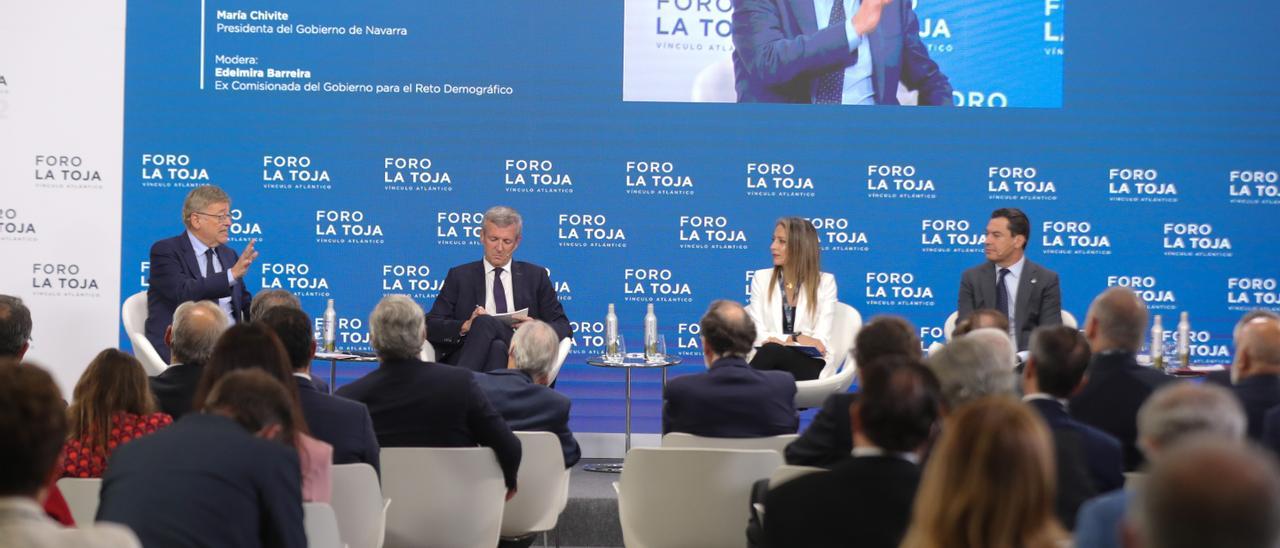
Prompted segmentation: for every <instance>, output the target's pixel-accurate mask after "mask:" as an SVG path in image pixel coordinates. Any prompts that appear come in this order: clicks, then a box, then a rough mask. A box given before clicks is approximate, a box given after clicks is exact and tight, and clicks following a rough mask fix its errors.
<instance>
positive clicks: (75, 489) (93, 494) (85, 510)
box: [58, 478, 102, 524]
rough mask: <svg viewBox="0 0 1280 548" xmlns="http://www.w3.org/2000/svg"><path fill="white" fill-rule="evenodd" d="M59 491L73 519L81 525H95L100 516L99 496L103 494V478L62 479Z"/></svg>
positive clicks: (59, 483)
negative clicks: (94, 521) (96, 518)
mask: <svg viewBox="0 0 1280 548" xmlns="http://www.w3.org/2000/svg"><path fill="white" fill-rule="evenodd" d="M58 491H59V492H61V493H62V498H64V499H66V501H67V508H69V509H71V519H74V520H76V523H79V524H90V523H93V518H94V517H95V516H97V515H98V496H99V494H100V493H101V492H102V478H62V479H60V480H58Z"/></svg>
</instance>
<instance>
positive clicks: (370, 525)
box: [330, 462, 391, 548]
mask: <svg viewBox="0 0 1280 548" xmlns="http://www.w3.org/2000/svg"><path fill="white" fill-rule="evenodd" d="M332 478H333V502H331V503H330V505H331V506H332V507H333V512H334V514H335V515H336V516H337V519H338V532H339V533H341V534H342V542H343V543H345V544H346V545H347V546H349V547H350V548H381V546H382V542H383V540H384V539H385V538H386V532H387V504H389V503H390V502H391V501H389V500H385V499H383V498H382V486H380V485H379V484H378V474H377V472H374V471H373V467H372V466H369V465H368V464H365V463H363V462H359V463H354V464H335V465H334V466H333V475H332Z"/></svg>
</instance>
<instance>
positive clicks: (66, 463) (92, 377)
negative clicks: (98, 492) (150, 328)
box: [61, 348, 173, 478]
mask: <svg viewBox="0 0 1280 548" xmlns="http://www.w3.org/2000/svg"><path fill="white" fill-rule="evenodd" d="M72 400H73V401H72V403H71V406H70V407H68V408H67V418H68V422H69V427H70V428H69V430H70V432H69V435H68V437H67V438H68V439H67V443H66V445H64V446H63V448H62V467H61V474H62V477H72V478H100V477H102V472H103V470H105V469H106V468H107V457H110V456H111V452H112V451H115V449H116V447H119V446H120V445H121V444H123V443H126V442H129V441H130V440H133V439H134V438H137V437H141V436H145V435H147V434H150V433H152V432H155V431H156V429H157V428H162V427H164V426H168V425H169V424H172V423H173V418H172V417H170V416H169V415H167V414H165V413H160V412H157V411H156V401H155V398H154V397H153V396H152V395H151V389H150V388H149V387H148V386H147V374H146V372H145V371H143V370H142V364H141V363H139V362H138V360H137V359H136V358H134V357H133V356H130V355H129V354H126V353H124V352H121V351H119V350H116V349H114V348H108V349H106V350H103V351H102V352H99V353H98V355H97V356H95V357H94V358H93V361H91V362H89V367H88V368H86V369H85V370H84V373H83V374H82V375H80V380H79V381H78V382H76V388H75V391H73V392H72Z"/></svg>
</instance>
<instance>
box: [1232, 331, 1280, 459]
mask: <svg viewBox="0 0 1280 548" xmlns="http://www.w3.org/2000/svg"><path fill="white" fill-rule="evenodd" d="M1237 333H1239V335H1238V336H1237V337H1236V356H1235V360H1234V361H1233V362H1232V364H1231V382H1232V383H1234V385H1235V386H1233V387H1232V392H1235V395H1236V397H1237V398H1240V403H1242V404H1244V412H1245V416H1247V417H1248V418H1249V438H1251V439H1254V440H1262V431H1263V428H1264V427H1265V421H1266V415H1267V411H1268V410H1270V409H1273V408H1276V406H1278V405H1280V320H1277V319H1274V318H1267V317H1255V318H1254V319H1252V320H1249V321H1246V322H1244V323H1243V324H1242V325H1240V326H1239V328H1238V329H1237Z"/></svg>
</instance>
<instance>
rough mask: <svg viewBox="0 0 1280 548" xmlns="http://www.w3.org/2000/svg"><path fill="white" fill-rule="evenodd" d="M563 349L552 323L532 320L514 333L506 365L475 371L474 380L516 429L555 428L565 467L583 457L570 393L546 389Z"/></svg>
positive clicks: (553, 429)
mask: <svg viewBox="0 0 1280 548" xmlns="http://www.w3.org/2000/svg"><path fill="white" fill-rule="evenodd" d="M559 352H560V336H559V335H558V334H556V332H555V330H554V329H551V326H549V325H547V324H545V323H543V322H541V321H538V320H529V321H527V322H524V325H521V326H520V329H517V330H516V333H515V335H513V336H512V337H511V354H510V357H508V358H507V368H506V369H495V370H493V371H486V372H484V373H476V374H475V375H476V382H477V383H479V384H480V389H481V390H484V393H485V395H486V396H488V397H489V402H490V403H492V404H493V406H494V408H496V409H497V410H498V412H499V413H501V414H502V418H503V419H505V420H506V421H507V426H510V427H511V429H512V430H532V431H540V432H551V433H553V434H555V435H556V436H558V437H559V438H560V448H561V449H562V450H563V452H564V467H565V468H569V467H571V466H573V465H574V464H577V462H578V459H579V458H580V457H581V456H582V452H581V450H580V449H579V448H578V440H576V439H574V437H573V432H570V431H569V407H570V401H569V397H568V396H565V395H564V394H561V393H559V392H556V391H555V390H552V389H550V388H548V387H547V385H548V384H551V379H550V375H551V368H552V367H555V362H556V357H557V354H558V353H559Z"/></svg>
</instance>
